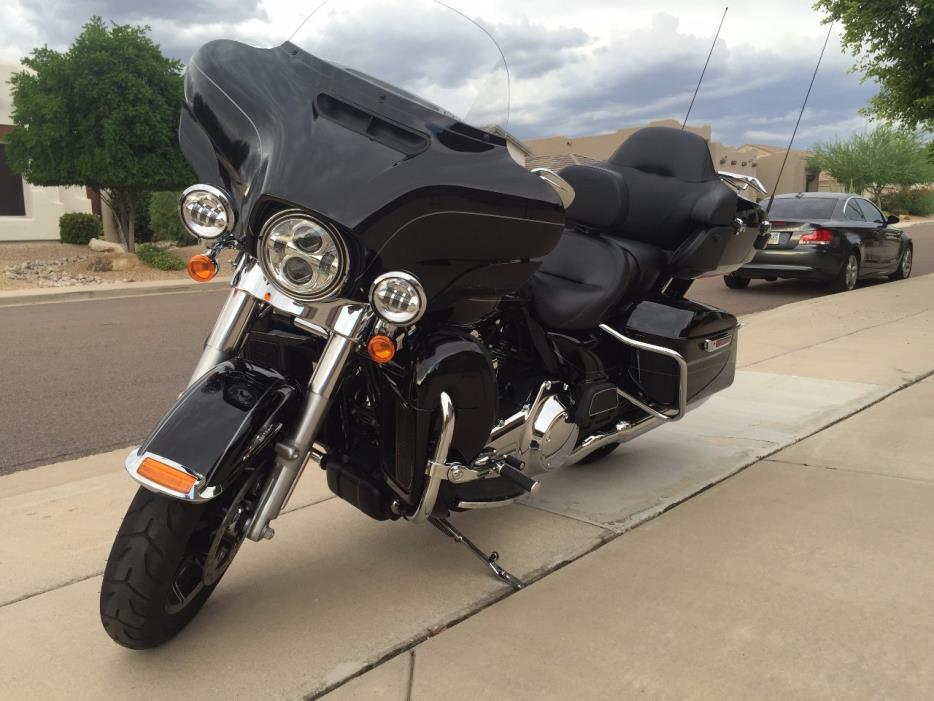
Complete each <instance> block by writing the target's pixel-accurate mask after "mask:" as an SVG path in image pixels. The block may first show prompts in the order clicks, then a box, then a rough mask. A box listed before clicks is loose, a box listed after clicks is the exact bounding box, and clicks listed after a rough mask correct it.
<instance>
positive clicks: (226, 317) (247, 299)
mask: <svg viewBox="0 0 934 701" xmlns="http://www.w3.org/2000/svg"><path fill="white" fill-rule="evenodd" d="M258 304H259V302H258V301H257V300H256V299H255V298H253V297H251V296H250V295H249V294H247V293H246V292H244V291H243V290H239V289H236V288H234V289H232V290H231V291H230V294H229V295H228V296H227V301H226V302H224V306H223V308H222V309H221V313H220V314H218V316H217V321H215V322H214V328H213V329H211V335H210V336H208V338H207V340H206V341H205V342H204V350H203V351H202V352H201V359H200V360H199V361H198V364H197V365H196V366H195V371H194V372H193V373H192V374H191V379H190V380H188V386H189V387H190V386H191V385H193V384H194V383H195V381H196V380H197V379H198V378H199V377H201V376H202V375H204V373H206V372H207V371H208V370H210V369H211V368H213V367H214V366H215V365H217V364H218V363H221V362H223V361H225V360H227V359H228V358H229V357H230V356H231V355H233V354H234V353H235V352H236V350H237V349H238V348H239V347H240V344H241V343H242V342H243V337H244V336H245V335H246V332H247V329H249V328H250V322H251V321H252V320H253V314H254V313H255V312H256V306H257V305H258Z"/></svg>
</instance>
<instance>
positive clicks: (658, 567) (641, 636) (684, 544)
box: [327, 379, 934, 701]
mask: <svg viewBox="0 0 934 701" xmlns="http://www.w3.org/2000/svg"><path fill="white" fill-rule="evenodd" d="M932 407H934V381H932V380H930V379H929V380H926V381H924V382H922V383H920V384H917V385H914V386H912V387H910V388H908V389H906V390H904V391H901V392H899V393H897V394H895V395H893V396H891V397H889V398H888V399H886V400H885V401H883V402H882V403H880V404H877V405H876V406H874V407H872V408H870V409H868V410H866V411H865V412H862V413H860V414H857V415H856V416H855V417H853V418H851V419H848V420H846V421H844V422H842V423H838V424H836V425H835V426H833V427H832V428H830V429H827V430H826V431H823V432H821V433H819V434H817V435H815V436H814V437H812V438H809V439H806V440H804V441H802V442H800V443H798V444H797V445H795V446H793V447H791V448H788V449H786V450H784V451H782V452H780V453H778V454H776V455H775V456H773V458H772V459H770V460H765V461H762V462H759V463H757V464H756V465H754V466H753V467H751V468H750V469H748V470H746V471H744V472H743V473H742V474H740V475H738V476H737V477H735V478H734V479H731V480H728V481H726V482H724V483H722V484H720V485H718V486H716V487H714V488H713V489H710V490H708V491H707V492H705V493H704V494H702V495H700V496H698V497H697V498H695V499H692V500H690V501H688V502H686V503H684V504H682V505H681V506H679V507H678V508H676V509H674V510H673V511H671V512H670V513H667V514H665V515H664V516H662V517H661V518H658V519H656V520H654V521H651V522H650V523H647V524H645V525H644V526H642V527H641V528H639V529H638V530H636V531H634V532H632V533H630V534H628V535H627V536H625V537H623V538H619V539H617V540H615V541H613V542H612V543H610V544H608V545H607V546H606V547H604V548H601V549H600V550H598V551H596V552H595V553H593V554H591V555H589V556H587V557H585V558H581V559H580V560H578V561H576V562H574V563H573V564H572V565H570V566H568V567H566V568H564V569H562V570H561V571H560V572H556V573H555V574H554V575H552V576H550V577H547V578H546V579H544V580H542V581H540V582H538V583H536V584H535V585H533V586H532V587H529V588H528V589H527V590H525V591H522V592H520V593H518V594H517V595H516V596H512V597H510V598H509V599H507V600H505V601H503V602H501V603H499V604H497V605H496V606H495V607H492V608H489V609H487V610H485V611H482V612H480V613H479V614H477V615H476V616H474V617H472V618H471V619H469V620H467V621H465V622H463V623H460V624H459V625H457V626H455V627H453V628H451V629H449V630H447V631H445V632H443V633H441V634H440V635H438V636H437V637H434V638H432V639H430V640H428V641H427V642H425V643H423V644H421V645H418V646H417V647H415V648H413V649H412V650H410V651H408V652H406V653H405V654H403V655H399V656H397V657H395V658H393V659H391V660H389V661H387V662H386V663H385V664H384V665H382V666H380V667H378V668H376V669H374V670H373V671H371V672H369V673H368V674H366V675H364V676H362V677H360V678H358V679H355V680H353V681H351V682H350V683H349V684H347V685H346V686H344V687H342V688H340V689H338V690H336V691H335V692H334V693H332V694H329V695H328V696H327V698H328V699H333V700H334V701H337V700H338V699H398V700H399V701H402V700H403V699H472V698H481V697H486V698H508V699H629V698H635V697H637V696H639V697H644V698H665V699H688V698H690V699H789V698H792V699H830V698H847V699H919V700H921V699H930V698H931V696H932V694H934V665H932V664H931V653H932V650H934V614H932V613H931V592H932V591H934V563H932V561H931V558H930V546H931V533H934V508H932V506H934V464H932V460H931V453H930V436H931V433H932V431H934V412H932ZM906 424H909V425H911V427H912V429H911V430H909V428H908V427H907V426H906ZM893 431H894V432H895V433H896V434H897V435H894V436H893V435H892V432H893ZM889 448H891V449H889ZM883 451H884V452H883Z"/></svg>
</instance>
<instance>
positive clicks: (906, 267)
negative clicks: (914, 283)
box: [889, 246, 914, 280]
mask: <svg viewBox="0 0 934 701" xmlns="http://www.w3.org/2000/svg"><path fill="white" fill-rule="evenodd" d="M913 262H914V250H913V249H912V247H911V246H905V250H904V251H902V257H901V258H900V259H899V261H898V267H897V268H896V269H895V272H894V273H892V274H891V275H889V280H904V279H905V278H907V277H908V276H909V275H911V264H912V263H913Z"/></svg>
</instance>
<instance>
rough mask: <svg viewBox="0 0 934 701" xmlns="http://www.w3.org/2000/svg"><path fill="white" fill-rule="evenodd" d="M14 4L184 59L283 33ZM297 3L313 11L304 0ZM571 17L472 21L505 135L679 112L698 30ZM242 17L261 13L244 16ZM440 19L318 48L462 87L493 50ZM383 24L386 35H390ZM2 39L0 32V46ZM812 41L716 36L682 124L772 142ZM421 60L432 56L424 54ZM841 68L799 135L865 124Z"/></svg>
mask: <svg viewBox="0 0 934 701" xmlns="http://www.w3.org/2000/svg"><path fill="white" fill-rule="evenodd" d="M17 1H18V2H19V7H20V8H21V15H22V16H24V17H26V18H28V21H29V22H30V23H31V25H32V26H33V27H34V28H35V31H36V34H37V36H40V37H41V39H42V41H46V42H48V43H50V44H52V45H53V46H56V45H57V46H64V45H67V44H69V43H70V42H71V41H72V39H73V38H74V36H75V35H76V34H77V33H78V31H80V25H81V24H82V23H83V22H84V21H86V20H87V18H88V17H90V16H91V15H92V14H100V15H102V16H103V17H104V18H105V19H112V20H114V21H118V22H132V23H147V24H151V26H152V28H153V32H152V36H153V39H154V40H155V41H156V42H157V43H159V44H160V46H161V47H162V48H163V51H165V52H166V53H167V54H168V55H171V56H173V57H175V58H180V59H182V60H187V59H188V58H189V57H190V55H191V54H192V52H193V51H194V50H195V49H196V48H197V47H198V46H199V45H200V44H202V43H204V42H205V41H209V40H211V39H215V38H220V37H226V38H233V39H239V40H242V41H247V42H248V43H259V44H260V45H275V44H277V43H279V42H280V41H281V40H283V39H284V38H285V36H279V34H280V30H278V29H276V30H273V29H272V28H271V27H272V25H271V23H269V18H266V17H265V15H264V14H263V9H262V5H261V3H260V1H259V0H225V1H224V2H221V0H202V2H199V3H188V2H182V0H164V2H162V3H143V2H139V0H129V1H128V2H118V1H117V0H77V1H75V2H64V1H63V0H50V1H49V2H45V3H41V4H40V3H31V2H30V3H29V5H28V7H27V4H26V2H27V0H14V2H17ZM308 4H309V7H311V6H312V5H313V4H314V2H309V3H308ZM601 4H602V5H603V7H602V9H601V8H600V7H598V5H601ZM581 8H582V11H585V12H586V11H591V12H592V11H593V10H594V8H596V9H598V10H600V11H602V12H605V13H608V16H612V17H615V18H616V19H618V18H619V17H620V15H619V14H618V10H619V7H618V4H617V3H615V2H613V1H612V0H607V2H605V3H603V2H602V0H601V2H600V3H596V2H595V0H591V2H589V3H586V4H584V3H582V4H581ZM534 16H535V15H533V17H534ZM562 16H565V15H562ZM574 16H575V15H574V11H573V9H572V10H571V11H568V12H567V13H566V17H567V21H568V23H569V24H567V25H565V24H557V23H555V22H554V21H551V22H550V23H549V24H548V25H547V26H546V25H545V24H543V23H541V22H538V21H536V20H534V19H533V20H529V19H527V18H513V19H510V20H504V19H502V18H500V19H499V21H497V22H486V21H484V19H483V17H482V16H481V17H476V19H477V20H478V21H479V22H481V23H482V24H483V25H484V26H485V27H486V28H487V29H489V31H490V32H491V33H492V34H493V35H494V36H495V37H496V39H497V41H498V43H499V45H500V46H501V47H502V49H503V51H504V53H505V54H506V58H507V60H508V62H509V67H510V74H511V81H512V103H511V112H512V116H511V120H510V124H509V128H510V130H511V131H513V132H514V133H515V134H517V135H518V136H520V137H521V138H533V137H538V136H549V135H556V134H567V135H569V136H571V135H579V134H589V133H596V132H601V131H613V130H615V129H618V128H621V127H624V126H631V125H635V124H639V123H641V122H644V121H647V120H649V119H658V118H676V119H679V120H680V119H681V118H682V117H683V115H684V111H685V110H686V109H687V105H688V103H689V102H690V99H691V93H692V91H693V89H694V85H695V83H696V81H697V77H698V74H699V72H700V69H701V66H702V65H703V61H704V58H705V57H706V55H707V51H708V49H709V42H710V36H709V35H700V36H696V35H694V34H692V31H693V27H691V28H686V27H685V26H683V25H682V24H679V21H678V20H677V19H676V18H675V17H672V16H670V15H666V14H662V13H659V14H657V15H655V17H654V18H653V20H652V22H651V24H650V25H649V26H645V27H642V28H637V29H629V30H627V29H622V30H620V29H615V30H609V29H608V30H606V31H605V32H601V31H600V28H598V27H596V26H594V25H593V24H591V25H589V26H590V30H591V31H590V32H589V33H588V32H587V31H585V30H584V29H581V28H579V27H575V26H573V25H572V24H570V23H572V22H573V18H574ZM250 19H254V20H255V19H260V20H261V21H259V22H255V21H254V22H249V23H247V20H250ZM264 22H265V23H264ZM814 24H815V25H816V24H817V18H816V17H815V18H814ZM450 26H451V25H449V24H448V23H446V22H445V23H442V22H440V21H439V18H438V17H437V16H434V15H432V14H423V15H420V16H419V15H416V16H414V17H413V16H411V15H410V16H409V17H408V18H407V19H406V20H405V21H401V20H398V19H393V18H392V17H391V16H389V15H385V14H374V15H373V16H369V17H366V18H364V20H362V21H357V22H355V23H354V24H353V26H348V25H344V26H340V25H338V26H336V27H333V28H332V30H333V31H330V32H329V33H328V34H327V35H326V36H325V38H324V39H323V41H322V42H321V43H319V44H317V45H316V46H317V47H318V48H320V49H321V50H322V51H324V52H325V55H326V56H327V55H328V54H334V55H337V56H338V57H342V58H344V60H345V61H347V62H349V63H351V64H353V65H356V66H358V67H360V68H361V69H362V70H370V71H372V72H374V73H375V74H376V75H377V76H378V77H381V78H383V79H385V80H388V81H390V82H396V83H399V84H401V85H403V86H404V87H407V88H408V89H412V90H415V91H417V92H418V91H420V89H421V88H425V87H426V84H427V82H429V79H430V80H431V81H434V82H435V83H443V84H446V85H447V86H448V87H449V88H465V85H466V84H467V83H468V82H470V81H471V80H474V81H476V80H478V79H479V76H480V74H482V73H483V72H484V71H489V70H491V69H492V68H494V64H495V62H496V60H497V56H496V55H495V52H493V51H492V50H491V48H490V46H489V45H488V44H486V43H485V42H486V40H485V39H484V38H483V37H482V35H479V34H478V33H477V32H476V30H475V29H470V28H469V27H468V28H467V29H466V30H464V29H462V30H456V29H453V30H452V29H451V28H450ZM714 26H715V25H714ZM17 31H18V32H19V34H16V35H14V36H22V27H20V28H18V29H17ZM701 31H704V32H707V31H712V29H710V30H709V29H708V28H707V27H705V28H704V29H703V30H701ZM387 33H388V35H389V36H392V40H387V38H386V37H387ZM747 34H748V32H747ZM749 36H750V39H751V38H752V35H749ZM8 38H9V37H8ZM3 39H4V35H3V30H2V29H0V42H2V41H3ZM20 41H21V40H17V43H20ZM772 45H773V46H774V45H775V44H774V42H773V44H772ZM310 48H312V49H313V50H314V49H315V47H314V46H312V47H310ZM819 48H820V46H819V43H816V42H812V41H808V40H804V39H800V40H798V39H797V38H796V37H794V36H791V37H790V38H789V41H788V45H787V47H784V48H782V49H781V50H779V49H777V48H763V47H761V46H760V45H758V44H757V45H755V46H749V45H738V44H737V43H736V42H735V41H734V42H732V43H730V42H727V41H725V40H724V39H722V38H721V40H720V42H719V44H718V46H717V48H716V50H715V52H714V55H713V59H712V61H711V64H710V67H709V69H708V72H707V76H706V77H705V80H704V85H703V86H702V88H701V91H700V94H699V96H698V99H697V102H696V104H695V107H694V111H693V113H692V116H691V121H692V123H709V124H711V125H712V126H713V131H714V138H716V139H717V140H720V141H723V142H725V143H732V144H741V143H744V142H751V141H763V142H771V143H781V142H782V141H783V140H785V139H787V137H788V135H790V133H791V129H792V127H793V125H794V120H795V118H796V116H797V110H798V108H799V107H800V102H801V99H802V98H803V95H804V91H805V90H806V88H807V82H808V80H809V79H810V75H811V71H812V70H813V66H814V62H815V61H816V58H817V52H818V51H819ZM424 57H434V58H433V59H432V60H430V61H426V60H425V58H424ZM849 65H850V59H847V58H846V57H843V56H842V55H841V54H840V53H839V52H838V51H835V50H834V48H833V47H831V49H830V50H829V52H828V56H827V58H826V59H825V64H824V66H823V67H822V69H821V73H820V75H819V76H818V79H817V83H816V84H815V88H814V93H813V94H812V96H811V101H810V103H809V108H808V111H807V113H806V115H805V119H804V121H803V122H802V127H801V130H800V132H799V136H798V140H797V144H798V145H800V146H808V145H811V144H812V143H813V142H814V141H816V140H823V139H827V138H833V137H834V136H835V135H841V136H844V135H846V134H847V133H849V132H850V131H852V130H853V129H854V128H858V127H860V126H862V125H863V124H865V120H864V119H863V118H862V117H859V116H858V114H857V110H858V109H859V108H860V107H862V106H863V105H864V104H865V103H866V101H867V100H868V98H869V97H870V96H871V95H872V94H873V93H874V92H875V87H874V86H873V85H872V84H862V85H861V84H860V82H859V77H858V76H857V75H852V74H848V73H847V68H848V67H849Z"/></svg>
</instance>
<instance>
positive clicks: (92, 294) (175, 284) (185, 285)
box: [0, 277, 230, 307]
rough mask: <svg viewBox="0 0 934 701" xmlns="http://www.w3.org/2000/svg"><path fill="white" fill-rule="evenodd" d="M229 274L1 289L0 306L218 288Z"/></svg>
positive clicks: (221, 286) (226, 279)
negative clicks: (200, 278) (196, 279)
mask: <svg viewBox="0 0 934 701" xmlns="http://www.w3.org/2000/svg"><path fill="white" fill-rule="evenodd" d="M229 285H230V278H229V277H223V278H215V279H214V280H211V281H210V282H194V281H193V280H178V281H171V282H163V281H161V280H160V281H155V282H152V281H151V282H128V283H118V284H111V285H108V284H103V285H95V286H93V287H92V286H90V285H83V286H80V287H79V286H76V287H63V288H44V289H38V290H30V289H24V290H5V291H3V292H0V307H11V306H16V305H22V304H48V303H53V302H76V301H83V300H91V299H114V298H118V297H136V296H140V295H158V294H167V293H173V292H197V291H200V290H219V289H222V288H226V287H229Z"/></svg>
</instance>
